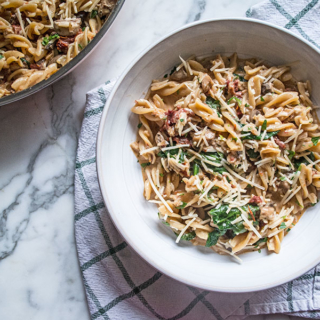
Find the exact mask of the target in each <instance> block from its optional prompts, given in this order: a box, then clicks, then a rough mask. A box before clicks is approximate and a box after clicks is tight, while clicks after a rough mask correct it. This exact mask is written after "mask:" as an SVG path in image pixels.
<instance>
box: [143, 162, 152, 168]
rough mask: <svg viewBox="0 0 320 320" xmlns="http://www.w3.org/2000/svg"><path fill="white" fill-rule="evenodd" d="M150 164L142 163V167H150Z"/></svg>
mask: <svg viewBox="0 0 320 320" xmlns="http://www.w3.org/2000/svg"><path fill="white" fill-rule="evenodd" d="M150 164H151V163H150V162H145V163H141V167H142V168H145V167H147V166H150Z"/></svg>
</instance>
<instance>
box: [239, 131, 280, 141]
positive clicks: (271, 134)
mask: <svg viewBox="0 0 320 320" xmlns="http://www.w3.org/2000/svg"><path fill="white" fill-rule="evenodd" d="M279 132H280V130H278V131H271V132H267V133H266V135H265V136H264V140H268V139H270V138H271V137H273V136H275V135H277V134H278V133H279ZM246 133H250V132H246V131H242V132H241V134H246ZM241 140H258V141H260V140H261V134H259V135H258V136H255V135H254V134H252V133H250V134H249V135H247V136H245V137H242V138H241Z"/></svg>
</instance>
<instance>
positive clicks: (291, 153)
mask: <svg viewBox="0 0 320 320" xmlns="http://www.w3.org/2000/svg"><path fill="white" fill-rule="evenodd" d="M288 152H289V156H288V157H289V159H290V160H291V159H292V158H293V157H294V155H295V154H296V153H295V152H294V151H292V150H288Z"/></svg>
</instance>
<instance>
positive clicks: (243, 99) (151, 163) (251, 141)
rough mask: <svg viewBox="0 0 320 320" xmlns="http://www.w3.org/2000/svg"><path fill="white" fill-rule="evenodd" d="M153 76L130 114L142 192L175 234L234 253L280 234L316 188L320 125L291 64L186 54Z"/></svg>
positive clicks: (274, 245) (276, 241) (313, 198)
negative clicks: (135, 117) (168, 71)
mask: <svg viewBox="0 0 320 320" xmlns="http://www.w3.org/2000/svg"><path fill="white" fill-rule="evenodd" d="M180 59H181V60H182V63H181V64H180V65H179V66H178V67H176V68H174V69H173V70H172V72H171V74H170V75H165V76H164V78H163V79H161V80H155V81H153V82H152V84H151V87H150V90H149V92H148V94H147V96H146V98H145V99H139V100H137V101H136V102H135V105H134V107H133V108H132V112H134V113H135V114H137V115H138V116H139V119H140V123H139V125H138V135H137V140H136V141H135V142H133V143H132V144H131V148H132V150H133V152H134V153H135V155H136V156H137V158H138V161H139V163H140V164H141V166H142V173H143V179H144V196H145V198H146V199H147V200H148V201H150V202H154V203H156V204H157V205H158V211H159V213H158V214H159V218H160V219H161V220H162V221H163V222H164V223H165V224H167V225H168V226H169V227H170V228H171V229H172V230H173V232H174V233H175V234H176V235H177V239H176V242H179V241H180V240H188V241H191V242H192V243H193V244H194V245H203V246H207V247H211V248H212V249H213V250H214V251H216V252H218V253H220V254H230V255H232V256H234V257H236V258H237V259H239V258H238V257H237V255H238V254H240V253H243V252H245V251H254V250H259V251H260V249H261V248H263V247H267V249H268V250H269V251H271V252H275V253H279V251H280V247H281V241H282V240H283V238H284V236H285V235H286V234H287V233H288V232H289V231H290V230H291V229H292V228H293V227H294V226H295V224H296V223H297V222H298V221H299V218H300V217H301V215H302V213H303V212H304V210H305V209H306V208H307V207H309V206H313V205H315V204H316V203H317V201H318V197H317V192H318V190H319V188H320V143H319V139H320V130H319V124H318V118H317V115H316V112H315V109H316V108H317V107H315V106H314V105H313V103H312V101H311V98H310V95H311V86H310V83H309V81H307V82H305V83H304V82H296V81H295V80H294V79H293V77H292V75H291V73H290V67H289V66H271V67H270V66H267V65H266V64H265V63H264V62H263V61H258V60H257V59H247V60H242V59H239V58H238V56H237V54H236V53H235V54H233V55H232V56H231V57H225V56H220V55H218V56H217V57H216V58H214V59H204V60H197V59H195V58H194V57H191V58H189V59H187V60H183V59H182V58H180Z"/></svg>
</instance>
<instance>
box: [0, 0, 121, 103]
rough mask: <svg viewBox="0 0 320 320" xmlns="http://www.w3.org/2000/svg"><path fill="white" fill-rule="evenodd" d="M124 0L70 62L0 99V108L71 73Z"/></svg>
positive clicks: (90, 50)
mask: <svg viewBox="0 0 320 320" xmlns="http://www.w3.org/2000/svg"><path fill="white" fill-rule="evenodd" d="M124 2H125V0H117V3H116V6H115V7H114V9H113V10H112V12H111V14H110V16H109V17H108V19H107V21H106V22H105V23H104V24H103V26H102V28H101V29H100V30H99V32H98V33H97V34H96V36H95V37H94V38H93V40H92V41H91V42H90V43H89V44H88V45H87V46H86V47H85V48H84V49H83V50H82V51H81V52H80V53H79V54H78V55H77V56H75V57H74V58H73V59H72V60H71V61H69V62H68V63H67V64H66V65H64V66H63V67H62V68H60V69H59V70H58V71H57V72H56V73H54V74H53V75H52V76H51V77H49V78H48V79H47V80H42V81H40V82H38V83H36V84H35V85H33V86H32V87H30V88H27V89H25V90H22V91H19V92H16V93H12V94H10V95H8V96H4V97H2V98H0V106H3V105H7V104H9V103H13V102H16V101H18V100H21V99H24V98H26V97H28V96H30V95H32V94H34V93H36V92H38V91H40V90H42V89H44V88H46V87H48V86H49V85H51V84H53V83H54V82H56V81H58V80H59V79H61V78H63V77H64V76H66V75H67V74H68V73H69V72H71V71H72V70H73V69H74V68H75V67H76V66H78V65H79V64H80V63H81V62H82V61H84V59H86V58H87V57H88V56H89V55H90V53H91V52H92V51H93V49H95V48H96V47H97V45H98V43H99V42H100V41H101V40H102V39H103V37H104V36H105V35H106V34H107V31H108V30H109V29H110V27H111V25H112V24H113V22H114V20H115V18H116V17H117V15H118V13H119V12H120V10H121V8H122V6H123V4H124Z"/></svg>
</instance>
